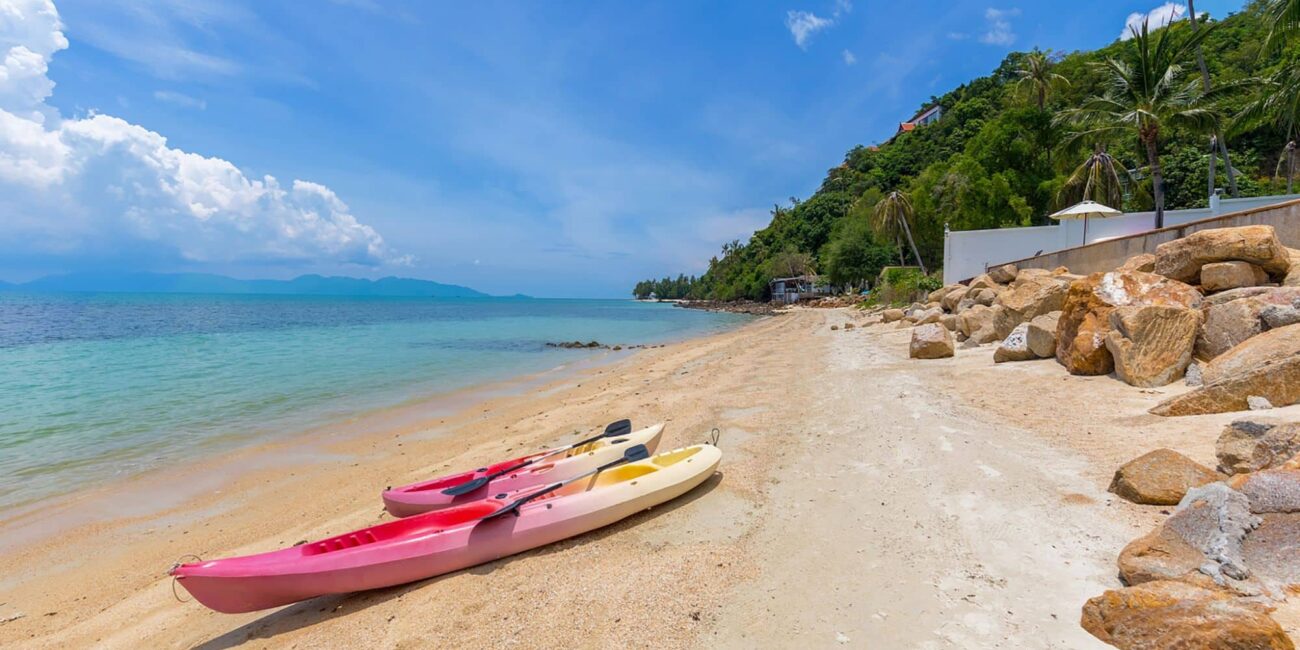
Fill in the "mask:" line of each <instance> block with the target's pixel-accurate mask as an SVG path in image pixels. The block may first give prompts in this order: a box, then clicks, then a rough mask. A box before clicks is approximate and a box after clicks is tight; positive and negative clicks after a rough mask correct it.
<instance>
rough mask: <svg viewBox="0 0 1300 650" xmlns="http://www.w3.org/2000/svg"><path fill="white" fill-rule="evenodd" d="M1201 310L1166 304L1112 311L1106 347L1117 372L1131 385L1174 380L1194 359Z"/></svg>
mask: <svg viewBox="0 0 1300 650" xmlns="http://www.w3.org/2000/svg"><path fill="white" fill-rule="evenodd" d="M1200 325H1201V312H1200V310H1198V309H1188V308H1185V307H1172V306H1166V305H1143V306H1140V307H1137V306H1128V307H1117V308H1115V310H1114V311H1112V312H1111V313H1110V326H1111V331H1110V332H1109V333H1107V334H1106V349H1107V350H1108V351H1109V352H1110V356H1111V358H1113V359H1114V363H1115V375H1116V376H1117V377H1119V378H1120V380H1122V381H1123V382H1124V383H1127V384H1128V385H1130V386H1141V387H1144V388H1149V387H1153V386H1164V385H1165V384H1169V383H1172V382H1173V381H1175V380H1177V379H1178V378H1179V377H1182V376H1183V372H1184V371H1186V370H1187V365H1188V364H1189V363H1191V362H1192V350H1193V349H1194V348H1195V346H1196V333H1197V331H1198V330H1199V329H1200Z"/></svg>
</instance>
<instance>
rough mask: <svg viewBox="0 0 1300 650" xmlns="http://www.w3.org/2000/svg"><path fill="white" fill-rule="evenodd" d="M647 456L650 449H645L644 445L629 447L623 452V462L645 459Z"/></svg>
mask: <svg viewBox="0 0 1300 650" xmlns="http://www.w3.org/2000/svg"><path fill="white" fill-rule="evenodd" d="M649 457H650V450H649V449H646V446H645V445H637V446H635V447H629V448H628V450H627V451H625V452H623V462H625V463H635V462H637V461H638V460H645V459H647V458H649Z"/></svg>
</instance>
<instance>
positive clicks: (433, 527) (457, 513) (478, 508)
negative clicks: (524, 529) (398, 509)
mask: <svg viewBox="0 0 1300 650" xmlns="http://www.w3.org/2000/svg"><path fill="white" fill-rule="evenodd" d="M502 505H503V504H502V503H501V502H499V501H491V500H484V501H475V502H472V503H467V504H465V505H463V506H457V507H454V508H447V509H446V510H438V511H434V512H428V513H425V514H422V515H416V516H414V517H407V518H405V519H398V520H397V521H390V522H388V523H386V524H380V525H378V526H371V527H370V528H365V529H362V530H358V531H356V532H352V533H347V534H345V535H339V536H337V537H330V538H327V539H323V540H321V541H319V542H312V543H310V544H303V545H302V546H300V547H298V548H301V549H302V554H303V555H321V554H322V553H332V552H334V551H341V550H344V549H349V548H356V547H358V546H364V545H366V544H373V543H375V542H378V541H381V540H389V539H395V538H400V537H416V536H420V535H427V534H432V533H439V532H442V531H443V530H445V529H447V528H451V527H454V526H457V525H460V524H464V523H467V522H471V521H475V520H478V519H481V518H482V517H483V516H485V515H488V514H491V513H492V512H495V511H496V509H497V508H500V507H501V506H502Z"/></svg>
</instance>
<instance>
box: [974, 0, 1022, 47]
mask: <svg viewBox="0 0 1300 650" xmlns="http://www.w3.org/2000/svg"><path fill="white" fill-rule="evenodd" d="M1019 15H1020V10H1019V9H994V8H993V7H989V8H988V9H985V10H984V21H985V23H987V29H986V30H985V31H984V33H983V34H980V42H981V43H986V44H988V45H1001V46H1007V45H1011V44H1012V43H1014V42H1016V33H1015V32H1014V31H1012V29H1011V18H1012V17H1014V16H1019Z"/></svg>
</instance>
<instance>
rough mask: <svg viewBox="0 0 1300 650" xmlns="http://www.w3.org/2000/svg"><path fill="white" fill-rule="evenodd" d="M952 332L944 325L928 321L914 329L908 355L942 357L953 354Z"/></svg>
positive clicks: (926, 357) (914, 357)
mask: <svg viewBox="0 0 1300 650" xmlns="http://www.w3.org/2000/svg"><path fill="white" fill-rule="evenodd" d="M953 353H954V351H953V340H952V333H951V332H949V331H948V329H947V328H945V327H944V326H943V325H940V324H938V323H928V324H926V325H920V326H918V327H916V328H915V329H913V330H912V342H911V344H910V345H909V346H908V355H909V356H911V358H913V359H942V358H945V357H951V356H953Z"/></svg>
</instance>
